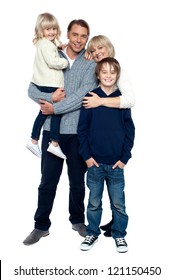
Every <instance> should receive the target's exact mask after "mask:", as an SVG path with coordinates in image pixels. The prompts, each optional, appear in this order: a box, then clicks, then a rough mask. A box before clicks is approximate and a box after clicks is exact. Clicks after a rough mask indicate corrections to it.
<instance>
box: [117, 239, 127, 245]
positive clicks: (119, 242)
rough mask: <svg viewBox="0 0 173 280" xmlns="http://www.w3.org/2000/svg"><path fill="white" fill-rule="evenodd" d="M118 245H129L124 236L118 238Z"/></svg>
mask: <svg viewBox="0 0 173 280" xmlns="http://www.w3.org/2000/svg"><path fill="white" fill-rule="evenodd" d="M116 243H117V246H127V244H126V241H125V239H124V238H116Z"/></svg>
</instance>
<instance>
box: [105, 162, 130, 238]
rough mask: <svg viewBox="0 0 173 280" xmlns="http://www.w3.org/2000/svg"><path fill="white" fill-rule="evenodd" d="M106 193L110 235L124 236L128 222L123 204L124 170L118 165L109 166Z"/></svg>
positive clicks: (115, 236) (114, 236)
mask: <svg viewBox="0 0 173 280" xmlns="http://www.w3.org/2000/svg"><path fill="white" fill-rule="evenodd" d="M107 186H108V193H109V198H110V203H111V210H112V216H113V224H112V226H111V229H112V237H113V238H117V237H125V235H126V229H127V224H128V216H127V214H126V206H125V193H124V187H125V181H124V170H123V169H120V168H119V167H117V168H115V169H112V167H111V166H110V171H109V178H108V180H107Z"/></svg>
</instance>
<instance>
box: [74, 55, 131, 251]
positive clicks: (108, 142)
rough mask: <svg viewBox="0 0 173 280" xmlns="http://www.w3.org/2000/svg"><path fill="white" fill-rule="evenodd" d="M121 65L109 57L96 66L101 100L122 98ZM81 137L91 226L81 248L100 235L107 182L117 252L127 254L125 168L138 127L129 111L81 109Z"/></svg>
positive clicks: (91, 245)
mask: <svg viewBox="0 0 173 280" xmlns="http://www.w3.org/2000/svg"><path fill="white" fill-rule="evenodd" d="M120 70H121V69H120V65H119V63H118V61H117V60H116V59H114V58H111V57H107V58H104V59H102V60H101V61H100V62H98V63H97V66H96V75H97V78H98V80H99V81H100V85H99V87H98V88H96V89H95V90H94V91H93V92H95V93H97V94H98V95H99V96H100V97H104V98H109V97H116V96H120V95H121V93H120V91H119V90H118V89H117V86H116V83H117V80H118V78H119V75H120ZM78 136H79V142H80V154H81V155H82V157H83V159H84V160H85V162H86V164H87V167H88V172H87V186H88V188H89V190H90V194H89V201H88V206H87V219H88V226H87V230H86V238H85V240H84V241H83V242H82V243H81V246H80V249H81V250H84V251H87V250H89V249H91V248H92V247H93V245H94V244H95V243H96V242H97V240H98V236H99V235H100V233H101V232H100V228H99V226H100V221H101V215H102V195H103V189H104V183H105V182H106V184H107V188H108V194H109V198H110V204H111V210H112V216H113V224H112V226H111V234H112V237H113V238H114V239H115V244H116V248H117V251H118V252H120V253H122V252H127V251H128V246H127V243H126V241H125V238H124V237H125V235H126V228H127V224H128V215H127V214H126V207H125V195H124V187H125V183H124V170H123V169H124V166H125V164H127V162H128V160H129V159H130V157H131V149H132V147H133V144H134V136H135V127H134V124H133V120H132V118H131V111H130V109H116V108H108V107H104V106H100V107H97V108H93V109H85V108H84V107H83V108H82V109H81V112H80V118H79V124H78Z"/></svg>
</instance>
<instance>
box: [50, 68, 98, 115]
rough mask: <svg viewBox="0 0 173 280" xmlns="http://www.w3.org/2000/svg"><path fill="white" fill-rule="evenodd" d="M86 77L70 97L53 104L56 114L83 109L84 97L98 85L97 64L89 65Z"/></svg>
mask: <svg viewBox="0 0 173 280" xmlns="http://www.w3.org/2000/svg"><path fill="white" fill-rule="evenodd" d="M86 72H87V73H86V75H84V76H83V78H82V81H81V84H80V87H79V88H78V90H77V91H75V92H70V95H69V96H67V97H66V98H64V99H63V100H62V101H60V102H58V103H54V104H53V109H54V113H55V114H65V113H69V112H72V111H75V110H78V109H79V108H81V105H82V101H83V97H84V96H85V95H86V94H87V93H88V92H89V91H90V90H92V89H94V88H96V87H97V85H98V82H97V78H96V75H95V64H94V63H91V64H89V65H88V69H87V70H86Z"/></svg>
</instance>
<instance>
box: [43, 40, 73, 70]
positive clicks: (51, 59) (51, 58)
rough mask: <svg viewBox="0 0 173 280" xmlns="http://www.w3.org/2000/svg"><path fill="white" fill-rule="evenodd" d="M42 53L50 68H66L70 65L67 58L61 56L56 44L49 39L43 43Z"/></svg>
mask: <svg viewBox="0 0 173 280" xmlns="http://www.w3.org/2000/svg"><path fill="white" fill-rule="evenodd" d="M42 55H43V57H44V60H45V62H46V63H47V65H48V66H49V68H53V69H64V68H66V67H67V66H68V61H67V59H65V58H64V57H60V56H59V53H58V51H57V49H56V46H55V45H54V44H53V43H51V42H49V41H48V40H45V42H44V44H43V45H42Z"/></svg>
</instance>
